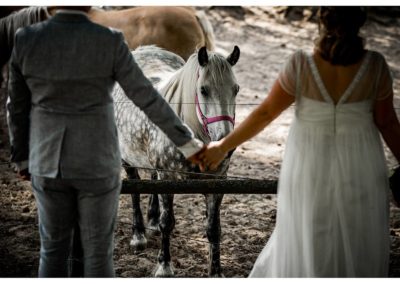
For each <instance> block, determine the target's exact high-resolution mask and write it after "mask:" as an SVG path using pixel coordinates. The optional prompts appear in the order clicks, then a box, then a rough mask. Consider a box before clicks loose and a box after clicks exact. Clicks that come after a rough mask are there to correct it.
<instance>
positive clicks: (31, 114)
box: [7, 13, 199, 179]
mask: <svg viewBox="0 0 400 284" xmlns="http://www.w3.org/2000/svg"><path fill="white" fill-rule="evenodd" d="M10 65H11V66H10V85H9V101H8V104H7V108H8V113H9V116H8V123H9V130H10V140H11V147H12V149H11V160H12V161H13V162H21V161H24V160H28V158H29V171H30V173H31V174H32V175H36V176H42V177H50V178H54V177H61V178H67V179H68V178H74V179H92V178H104V177H108V176H110V175H113V174H116V173H118V172H119V171H120V166H121V160H120V159H121V157H120V151H119V146H118V137H117V128H116V124H115V119H114V108H113V100H112V97H111V91H112V89H113V86H114V84H115V81H117V82H118V83H119V84H120V85H121V87H122V88H123V89H124V91H125V93H126V95H127V96H128V97H129V98H130V99H131V100H132V101H133V102H134V103H135V104H136V105H137V106H138V107H139V108H141V109H142V110H143V111H144V112H145V113H146V114H147V115H148V116H149V118H150V119H151V120H152V121H153V122H154V123H155V124H156V125H158V126H159V127H160V128H161V130H163V131H164V132H165V133H166V134H167V135H168V136H169V138H170V139H171V140H172V141H173V142H174V143H175V144H176V145H177V146H182V145H187V144H188V143H192V142H193V134H192V132H191V131H190V129H189V128H188V127H187V126H185V125H184V124H183V123H182V122H181V121H180V119H179V118H178V117H177V116H176V115H175V113H174V112H173V110H172V109H171V108H170V107H169V105H168V104H167V103H166V102H165V101H164V99H163V98H162V97H161V96H160V95H159V94H158V93H157V91H156V90H155V89H154V88H153V87H152V85H151V83H150V82H149V81H148V80H147V79H146V78H145V76H144V75H143V73H142V71H141V70H140V68H139V67H138V66H137V64H136V63H135V60H134V58H133V57H132V55H131V53H130V51H129V49H128V47H127V45H126V43H125V42H124V38H123V35H122V33H121V32H119V31H116V30H112V29H109V28H106V27H103V26H100V25H97V24H95V23H92V22H91V21H90V20H89V19H88V18H87V17H86V16H85V15H81V14H78V13H74V14H69V13H58V14H56V16H54V17H53V18H51V19H50V20H48V21H45V22H42V23H39V24H35V25H32V26H29V27H26V28H23V29H20V30H18V32H17V34H16V37H15V43H14V50H13V53H12V57H11V64H10ZM197 147H198V148H199V145H198V146H197ZM186 154H187V153H186ZM190 154H193V153H190ZM188 155H189V154H187V155H186V156H188Z"/></svg>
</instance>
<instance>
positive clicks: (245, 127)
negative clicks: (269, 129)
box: [200, 80, 295, 170]
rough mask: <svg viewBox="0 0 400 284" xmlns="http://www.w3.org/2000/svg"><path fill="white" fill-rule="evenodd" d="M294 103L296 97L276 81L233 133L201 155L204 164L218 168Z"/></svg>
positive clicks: (214, 143) (211, 145)
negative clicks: (230, 152) (227, 156)
mask: <svg viewBox="0 0 400 284" xmlns="http://www.w3.org/2000/svg"><path fill="white" fill-rule="evenodd" d="M294 101H295V97H294V96H292V95H290V94H288V93H287V92H286V91H285V90H284V89H283V88H282V87H281V85H280V83H279V81H278V80H276V81H275V83H274V85H273V87H272V90H271V91H270V93H269V95H268V96H267V97H266V98H265V99H264V101H263V102H262V103H261V104H260V105H259V106H258V107H257V108H256V109H254V110H253V111H252V112H251V113H250V115H249V116H248V117H247V118H246V119H245V120H244V121H243V122H242V123H241V124H240V125H239V126H238V127H237V128H236V129H235V130H234V131H233V132H231V133H230V134H229V135H228V136H226V137H225V138H223V139H222V140H220V141H216V142H211V143H210V144H209V145H207V150H206V151H205V152H203V153H202V154H201V155H200V158H201V159H202V160H203V163H204V164H205V165H207V166H209V168H210V169H211V170H213V169H215V168H217V166H218V165H219V163H221V161H222V160H223V159H224V157H225V156H226V154H227V153H228V152H229V151H230V150H232V149H234V148H236V147H237V146H239V145H240V144H242V143H243V142H245V141H247V140H249V139H250V138H252V137H254V136H255V135H256V134H258V133H259V132H261V130H263V129H264V128H265V127H266V126H267V125H268V124H269V123H271V122H272V121H273V120H274V119H275V118H276V117H278V116H279V115H280V114H281V112H282V111H284V110H285V109H286V108H288V107H289V106H290V105H291V104H292V103H293V102H294Z"/></svg>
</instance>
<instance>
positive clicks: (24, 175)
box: [18, 169, 31, 181]
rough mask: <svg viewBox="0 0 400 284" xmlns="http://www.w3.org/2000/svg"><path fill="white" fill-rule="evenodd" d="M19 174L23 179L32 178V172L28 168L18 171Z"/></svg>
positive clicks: (28, 179)
mask: <svg viewBox="0 0 400 284" xmlns="http://www.w3.org/2000/svg"><path fill="white" fill-rule="evenodd" d="M18 175H19V177H20V178H21V179H22V180H27V181H30V180H31V174H30V173H29V171H28V169H23V170H21V171H18Z"/></svg>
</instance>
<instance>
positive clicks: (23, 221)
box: [0, 7, 400, 277]
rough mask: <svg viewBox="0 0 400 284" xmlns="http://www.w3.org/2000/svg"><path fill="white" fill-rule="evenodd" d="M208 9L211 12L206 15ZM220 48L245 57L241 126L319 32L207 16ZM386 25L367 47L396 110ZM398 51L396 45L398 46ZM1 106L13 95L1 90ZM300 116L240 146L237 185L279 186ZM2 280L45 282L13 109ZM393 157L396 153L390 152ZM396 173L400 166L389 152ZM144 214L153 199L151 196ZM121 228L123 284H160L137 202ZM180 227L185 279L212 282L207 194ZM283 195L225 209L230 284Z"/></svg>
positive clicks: (394, 273) (396, 257)
mask: <svg viewBox="0 0 400 284" xmlns="http://www.w3.org/2000/svg"><path fill="white" fill-rule="evenodd" d="M200 9H205V8H204V7H201V8H200ZM206 12H207V15H208V16H209V18H210V20H211V22H212V24H213V26H214V30H215V34H216V38H217V48H218V49H219V50H221V51H223V50H225V52H226V53H228V52H230V51H231V50H232V49H233V46H234V45H238V46H239V47H240V49H241V58H240V60H239V63H238V64H237V66H236V67H235V72H236V76H237V78H238V80H239V83H240V85H241V91H240V94H239V96H238V99H237V103H238V106H237V121H238V122H240V121H242V120H243V118H244V117H245V116H246V115H247V114H248V113H249V112H250V111H251V110H252V109H253V108H254V107H255V106H254V104H258V103H260V102H261V101H262V99H263V98H264V97H265V96H266V94H267V92H268V90H269V89H270V88H271V86H272V83H273V82H274V80H275V79H276V77H277V75H278V72H279V69H280V68H281V66H282V64H283V63H284V61H285V59H286V58H287V57H288V56H289V55H290V54H291V53H292V52H294V51H295V50H296V49H298V48H302V49H304V50H307V51H310V50H312V47H313V44H312V40H313V39H314V38H315V37H316V32H317V28H316V24H314V23H312V22H308V21H304V20H302V19H303V17H299V18H297V19H296V17H294V18H295V19H294V20H291V21H287V20H285V19H283V18H282V16H281V15H280V14H278V13H276V9H271V8H268V7H246V9H244V10H235V9H211V10H208V9H207V11H206ZM384 23H388V24H387V25H382V24H378V23H377V22H368V23H367V25H366V26H365V29H364V30H363V33H364V34H365V35H368V39H367V46H368V47H369V48H371V49H374V50H377V51H380V52H382V53H383V54H384V55H385V57H386V58H387V61H388V63H389V65H390V67H391V69H392V71H393V77H394V89H395V94H396V96H397V97H396V100H395V104H396V107H397V108H400V99H399V97H400V92H399V90H400V67H399V66H398V65H396V63H398V62H400V45H399V44H398V42H397V41H398V38H399V36H400V20H399V19H397V20H390V19H389V20H387V21H384ZM396 42H397V43H396ZM0 99H1V105H2V106H4V103H5V99H6V92H5V90H4V89H2V90H1V94H0ZM397 111H398V113H400V110H399V109H398V110H397ZM292 117H293V108H292V107H291V108H289V109H288V110H287V111H285V112H284V113H283V114H282V115H281V116H280V117H279V118H278V119H277V120H276V121H274V122H273V123H272V124H271V125H270V126H269V127H268V128H267V129H266V130H264V131H263V132H262V133H261V134H260V135H259V136H257V137H256V138H254V139H252V140H251V141H249V142H246V143H244V144H243V145H242V146H240V147H239V148H238V149H237V151H236V152H235V153H234V155H233V157H232V163H231V167H230V170H229V175H231V176H243V177H246V178H253V179H277V177H278V174H279V169H280V165H281V160H282V154H283V150H284V145H285V140H286V136H287V133H288V128H289V125H290V122H291V119H292ZM0 121H1V127H0V204H1V206H0V277H36V276H37V267H38V256H39V235H38V228H37V216H36V206H35V201H34V197H33V195H32V193H31V189H30V184H29V182H23V181H20V180H19V179H18V178H17V177H16V175H15V173H14V172H13V170H12V169H11V168H10V167H9V165H7V164H4V162H5V161H7V159H8V157H9V146H8V142H7V139H8V138H7V129H6V126H5V114H4V107H2V108H0ZM386 152H387V151H386ZM387 160H388V165H389V167H393V166H395V165H396V163H395V160H394V158H393V157H392V156H391V154H389V153H388V152H387ZM142 198H143V201H144V202H143V209H144V210H145V209H146V204H147V197H146V196H143V197H142ZM120 200H121V202H120V210H119V217H118V225H117V229H116V250H115V268H116V274H117V276H118V277H151V276H152V270H153V269H154V267H155V263H156V258H157V253H158V249H159V241H158V239H156V238H151V239H150V242H149V247H148V249H147V250H145V251H143V252H140V253H134V252H133V251H132V249H131V248H130V247H129V240H130V237H131V224H132V217H131V214H132V209H131V206H130V197H129V196H127V195H124V196H121V199H120ZM175 213H176V228H175V231H174V234H173V239H172V241H171V253H172V260H173V264H174V267H175V273H176V276H177V277H207V266H208V260H207V259H208V244H207V239H206V237H205V232H204V221H205V204H204V197H203V196H201V195H176V196H175ZM390 214H391V233H390V234H391V238H392V247H391V261H390V276H391V277H399V276H400V210H399V209H397V208H394V207H393V206H392V207H391V211H390ZM275 218H276V198H275V196H274V195H251V194H250V195H226V196H225V197H224V200H223V203H222V206H221V226H222V242H221V262H222V267H223V272H224V274H225V276H226V277H246V276H247V275H248V273H249V272H250V270H251V268H252V264H253V263H254V261H255V259H256V258H257V255H258V253H259V252H260V251H261V249H262V248H263V246H264V245H265V243H266V241H267V240H268V238H269V236H270V234H271V233H272V230H273V228H274V224H275Z"/></svg>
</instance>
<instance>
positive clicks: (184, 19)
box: [89, 6, 214, 61]
mask: <svg viewBox="0 0 400 284" xmlns="http://www.w3.org/2000/svg"><path fill="white" fill-rule="evenodd" d="M89 18H90V19H91V20H92V21H93V22H95V23H98V24H100V25H103V26H108V27H113V28H116V29H119V30H121V31H122V32H123V33H124V35H125V39H126V41H127V42H128V45H129V47H130V48H131V49H135V48H137V47H138V46H140V45H151V44H154V45H157V46H158V47H161V48H164V49H166V50H169V51H172V52H173V53H175V54H178V55H180V56H181V57H182V58H183V59H184V60H185V61H186V60H187V59H188V58H189V56H190V55H192V54H193V53H194V52H195V51H196V50H197V49H199V48H200V47H202V46H206V48H207V49H208V50H214V33H213V30H212V26H211V24H210V22H209V21H208V20H207V18H206V16H205V14H204V12H202V11H196V10H195V9H193V8H191V7H171V6H163V7H136V8H131V9H126V10H119V11H104V10H100V9H91V10H90V11H89Z"/></svg>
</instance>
